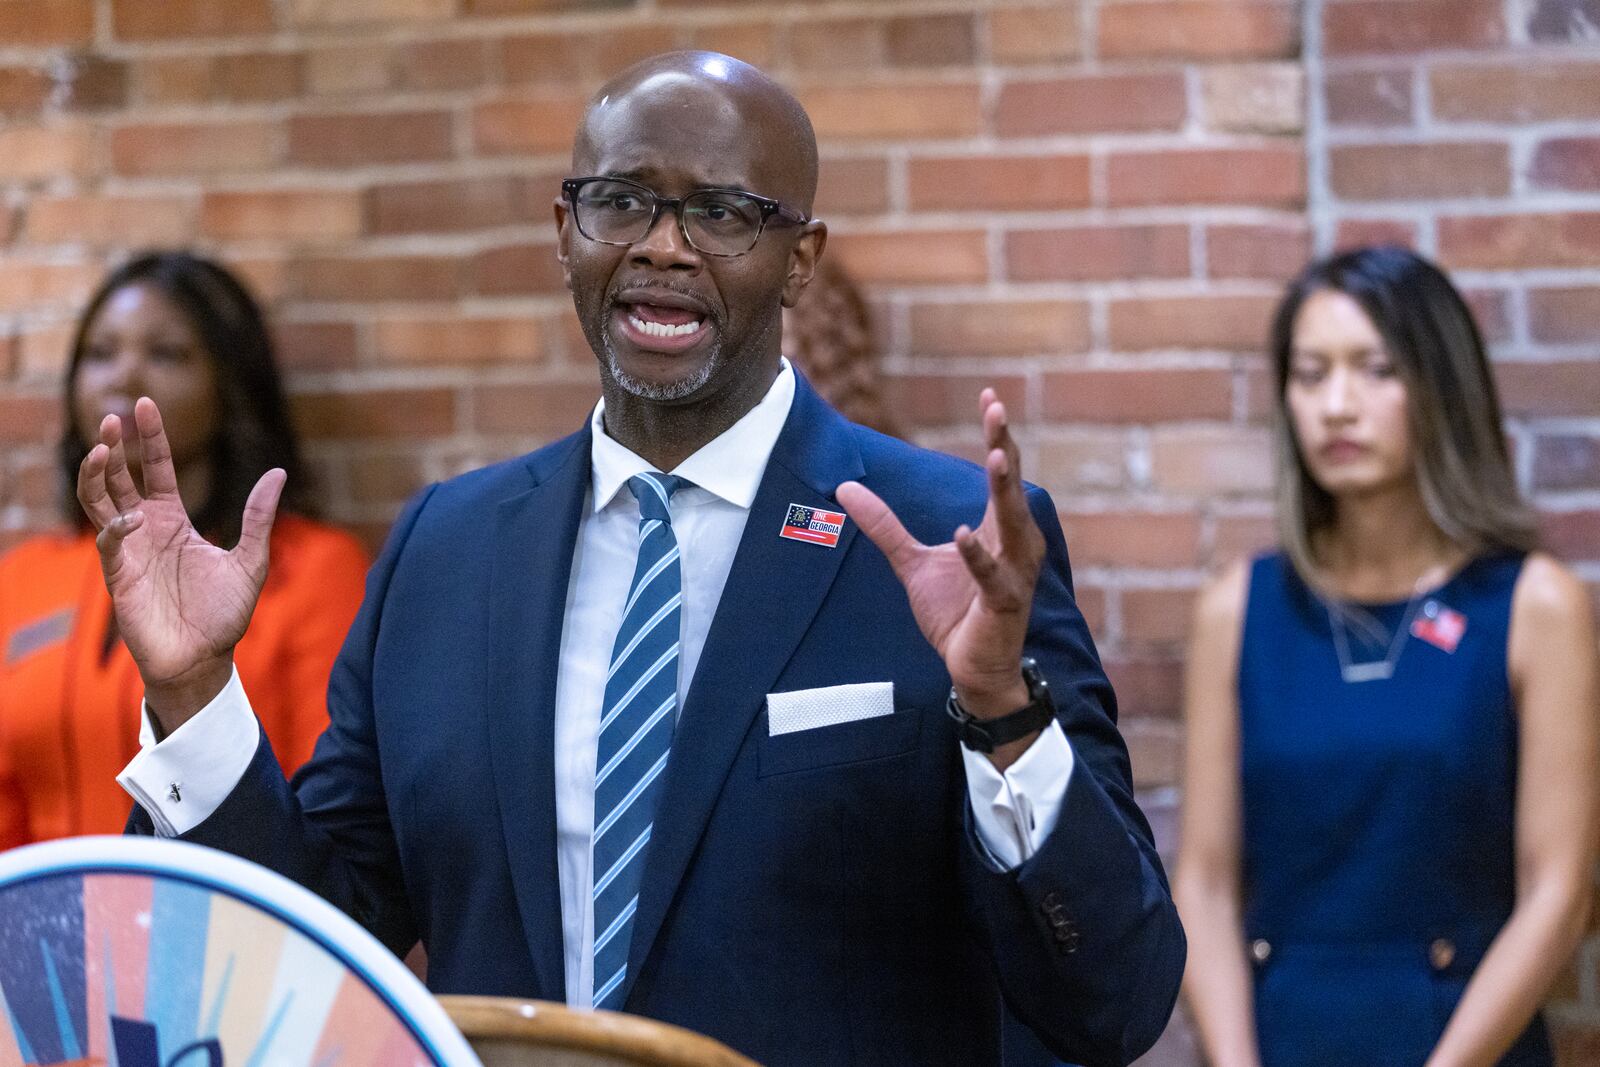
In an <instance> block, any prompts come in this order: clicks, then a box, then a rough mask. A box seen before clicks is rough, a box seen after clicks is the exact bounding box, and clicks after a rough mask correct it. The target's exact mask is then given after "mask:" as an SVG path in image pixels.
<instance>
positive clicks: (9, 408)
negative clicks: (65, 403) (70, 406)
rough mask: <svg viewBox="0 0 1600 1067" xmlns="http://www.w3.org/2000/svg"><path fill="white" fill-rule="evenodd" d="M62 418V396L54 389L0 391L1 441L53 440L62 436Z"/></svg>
mask: <svg viewBox="0 0 1600 1067" xmlns="http://www.w3.org/2000/svg"><path fill="white" fill-rule="evenodd" d="M61 419H62V413H61V398H60V397H59V396H57V395H56V394H55V392H54V391H51V392H49V393H42V394H40V393H17V392H12V391H11V390H9V389H7V390H3V391H0V443H4V444H8V445H23V444H41V445H42V444H54V443H55V441H56V439H57V438H59V437H60V436H61Z"/></svg>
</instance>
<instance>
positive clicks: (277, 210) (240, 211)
mask: <svg viewBox="0 0 1600 1067" xmlns="http://www.w3.org/2000/svg"><path fill="white" fill-rule="evenodd" d="M200 228H201V231H202V232H204V233H205V234H206V236H208V237H215V238H221V239H225V240H226V239H234V240H242V239H248V238H268V239H272V240H278V241H297V240H298V241H339V240H344V239H348V238H351V237H355V236H356V235H358V234H359V233H360V232H361V196H360V194H358V193H356V192H353V191H346V190H336V189H261V190H257V191H254V192H227V193H223V192H217V193H207V194H206V197H205V200H204V201H202V203H201V206H200Z"/></svg>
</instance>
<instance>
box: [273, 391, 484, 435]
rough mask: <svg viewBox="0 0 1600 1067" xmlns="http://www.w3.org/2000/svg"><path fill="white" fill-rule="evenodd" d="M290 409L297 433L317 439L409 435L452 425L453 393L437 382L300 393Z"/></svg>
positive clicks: (434, 432) (450, 430)
mask: <svg viewBox="0 0 1600 1067" xmlns="http://www.w3.org/2000/svg"><path fill="white" fill-rule="evenodd" d="M290 409H291V411H292V412H293V415H294V421H295V425H296V426H297V427H298V428H299V430H300V432H301V434H303V435H304V436H306V437H309V438H314V439H317V440H326V439H338V440H345V441H349V440H364V439H375V438H381V439H403V440H413V441H414V440H419V439H422V438H428V437H444V436H447V435H449V434H450V433H453V432H454V431H455V429H456V404H455V393H454V392H452V391H451V390H449V389H442V388H417V389H363V390H362V391H361V392H354V393H333V392H312V393H302V394H300V395H298V396H294V397H292V398H291V399H290Z"/></svg>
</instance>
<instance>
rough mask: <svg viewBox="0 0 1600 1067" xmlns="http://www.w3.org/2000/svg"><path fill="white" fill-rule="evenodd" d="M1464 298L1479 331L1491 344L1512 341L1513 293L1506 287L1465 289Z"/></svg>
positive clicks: (1463, 291) (1462, 292) (1462, 293)
mask: <svg viewBox="0 0 1600 1067" xmlns="http://www.w3.org/2000/svg"><path fill="white" fill-rule="evenodd" d="M1461 296H1462V299H1464V300H1465V301H1466V302H1467V307H1468V309H1469V310H1470V311H1471V312H1472V318H1473V320H1474V321H1475V322H1477V324H1478V331H1479V332H1480V333H1481V334H1483V339H1484V340H1485V341H1487V342H1489V343H1490V344H1499V343H1501V342H1505V341H1510V340H1511V338H1512V334H1513V329H1512V325H1511V294H1510V293H1509V292H1507V291H1506V290H1504V289H1463V290H1462V291H1461Z"/></svg>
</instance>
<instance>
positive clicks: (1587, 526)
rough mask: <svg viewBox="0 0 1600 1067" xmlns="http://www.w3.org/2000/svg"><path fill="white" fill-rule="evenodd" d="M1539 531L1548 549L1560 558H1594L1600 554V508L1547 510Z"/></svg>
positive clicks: (1542, 517) (1544, 546)
mask: <svg viewBox="0 0 1600 1067" xmlns="http://www.w3.org/2000/svg"><path fill="white" fill-rule="evenodd" d="M1539 534H1540V537H1539V539H1540V541H1541V542H1542V547H1543V548H1544V549H1545V551H1547V552H1549V553H1551V554H1552V555H1554V556H1556V557H1557V558H1559V559H1564V560H1570V561H1574V562H1576V561H1584V560H1592V559H1594V558H1595V557H1596V556H1600V511H1595V510H1578V511H1556V512H1548V511H1547V512H1545V513H1544V514H1543V515H1542V516H1540V523H1539Z"/></svg>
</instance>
